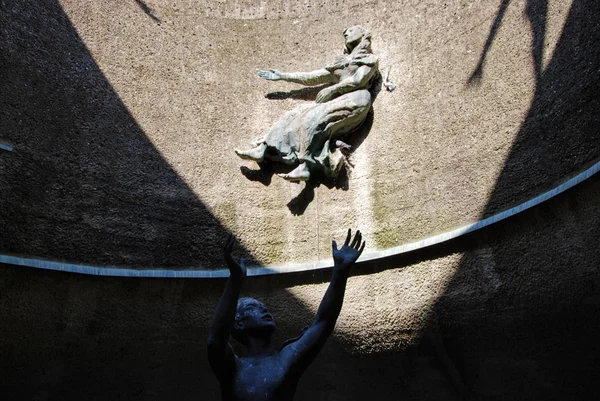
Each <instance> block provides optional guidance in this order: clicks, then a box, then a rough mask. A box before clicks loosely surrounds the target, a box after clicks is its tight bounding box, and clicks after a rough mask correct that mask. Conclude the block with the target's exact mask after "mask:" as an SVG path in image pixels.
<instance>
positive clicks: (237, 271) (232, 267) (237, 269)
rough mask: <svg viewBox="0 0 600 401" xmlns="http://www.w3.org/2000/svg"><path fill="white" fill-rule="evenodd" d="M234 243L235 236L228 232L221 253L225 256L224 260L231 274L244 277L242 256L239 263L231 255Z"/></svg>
mask: <svg viewBox="0 0 600 401" xmlns="http://www.w3.org/2000/svg"><path fill="white" fill-rule="evenodd" d="M234 244H235V238H234V237H233V234H231V233H229V234H228V235H227V239H226V240H225V246H224V247H223V255H224V256H225V262H226V263H227V267H228V268H229V273H230V274H231V276H236V277H246V263H245V260H244V258H241V259H240V263H238V262H236V261H235V260H234V259H233V256H232V255H231V251H232V250H233V245H234Z"/></svg>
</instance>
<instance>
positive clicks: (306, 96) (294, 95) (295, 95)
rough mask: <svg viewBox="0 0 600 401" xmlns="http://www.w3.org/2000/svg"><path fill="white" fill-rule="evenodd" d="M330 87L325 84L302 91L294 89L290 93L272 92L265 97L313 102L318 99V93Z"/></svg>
mask: <svg viewBox="0 0 600 401" xmlns="http://www.w3.org/2000/svg"><path fill="white" fill-rule="evenodd" d="M328 86H329V84H325V85H320V86H308V87H305V88H302V89H294V90H291V91H289V92H271V93H267V94H266V95H265V97H266V98H267V99H271V100H283V99H299V100H311V101H313V100H315V98H316V97H317V93H319V92H320V91H321V90H322V89H324V88H326V87H328Z"/></svg>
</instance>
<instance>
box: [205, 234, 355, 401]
mask: <svg viewBox="0 0 600 401" xmlns="http://www.w3.org/2000/svg"><path fill="white" fill-rule="evenodd" d="M350 241H352V242H350ZM234 242H235V241H234V239H233V236H232V235H231V234H230V235H229V237H228V238H227V241H226V243H225V247H224V254H225V260H226V262H227V267H228V268H229V271H230V276H229V279H228V280H227V285H226V287H225V291H224V292H223V295H222V296H221V299H220V301H219V304H218V306H217V309H216V311H215V315H214V318H213V321H212V324H211V327H210V334H209V337H208V361H209V363H210V366H211V368H212V369H213V371H214V372H215V374H216V376H217V378H218V380H219V384H220V386H221V396H222V399H223V400H224V401H234V400H246V401H258V400H262V401H271V400H273V401H275V400H277V401H286V400H292V399H293V397H294V393H295V391H296V386H297V384H298V380H299V379H300V376H301V375H302V373H303V372H304V371H305V370H306V368H307V367H308V365H309V364H310V363H311V362H312V361H313V360H314V359H315V357H316V356H317V354H318V353H319V351H320V350H321V348H322V347H323V345H324V344H325V341H326V340H327V338H328V337H329V336H330V335H331V333H332V332H333V329H334V327H335V323H336V320H337V318H338V316H339V314H340V310H341V308H342V303H343V301H344V292H345V289H346V281H347V279H348V274H349V272H350V268H351V267H352V265H353V264H354V262H356V260H357V259H358V257H359V256H360V254H361V253H362V251H363V249H364V247H365V243H364V242H362V235H361V233H360V231H357V232H356V235H355V236H354V239H352V236H351V231H350V230H348V235H347V237H346V241H345V242H344V245H343V246H342V247H341V248H340V249H338V248H337V244H336V242H335V241H332V254H333V260H334V267H333V273H332V277H331V282H330V284H329V287H328V288H327V291H326V292H325V295H324V296H323V300H322V301H321V305H320V306H319V310H318V311H317V315H316V317H315V320H314V322H313V323H312V325H311V326H310V327H308V328H307V329H305V330H304V331H303V332H302V334H301V335H300V336H298V337H296V338H293V339H291V340H288V341H286V342H284V344H283V346H282V347H281V348H280V349H279V350H276V349H275V348H274V347H273V345H272V343H271V337H272V334H273V332H274V330H275V321H274V320H273V316H271V314H270V313H269V311H268V310H267V308H266V307H265V306H264V305H263V304H262V303H260V302H259V301H257V300H255V299H252V298H241V299H239V300H238V298H239V294H240V290H241V287H242V283H243V281H244V278H245V276H246V267H245V265H244V260H243V259H241V260H240V262H239V263H238V262H236V261H235V260H234V259H233V257H232V256H231V251H232V248H233V245H234ZM230 335H232V336H234V338H236V339H237V340H238V341H240V342H241V343H242V344H244V345H245V346H246V347H247V348H248V355H247V356H245V357H239V356H237V355H236V354H235V353H234V352H233V348H232V347H231V345H230V344H229V336H230Z"/></svg>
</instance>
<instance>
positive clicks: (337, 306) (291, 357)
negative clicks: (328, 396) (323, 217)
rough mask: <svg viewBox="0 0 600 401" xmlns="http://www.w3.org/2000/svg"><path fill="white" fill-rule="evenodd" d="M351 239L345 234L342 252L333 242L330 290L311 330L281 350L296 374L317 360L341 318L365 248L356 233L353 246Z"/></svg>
mask: <svg viewBox="0 0 600 401" xmlns="http://www.w3.org/2000/svg"><path fill="white" fill-rule="evenodd" d="M351 239H352V235H351V231H350V230H348V235H347V237H346V241H345V242H344V246H342V248H341V249H338V248H337V243H336V242H335V241H332V244H331V245H332V249H333V251H332V253H333V261H334V266H333V273H332V276H331V282H330V283H329V287H328V288H327V291H326V292H325V295H324V296H323V300H322V301H321V305H320V306H319V310H318V311H317V316H316V317H315V320H314V322H313V324H312V326H310V327H309V328H308V329H307V330H306V331H305V332H304V333H303V335H302V336H301V337H300V338H299V339H298V340H297V341H295V342H291V343H290V344H288V345H287V346H285V347H284V348H283V349H282V350H281V354H282V356H283V357H284V358H285V359H286V362H287V363H288V366H290V369H291V370H292V371H294V372H296V373H297V374H301V373H302V372H303V371H304V369H306V367H307V366H308V365H309V364H310V363H311V362H312V361H313V359H314V358H315V357H316V356H317V354H318V353H319V351H320V350H321V348H322V347H323V345H324V344H325V341H326V340H327V338H328V337H329V336H330V335H331V333H332V332H333V329H334V327H335V323H336V321H337V318H338V316H339V315H340V310H341V309H342V303H343V302H344V293H345V291H346V281H347V280H348V274H349V273H350V268H351V267H352V265H353V264H354V262H356V260H357V259H358V257H359V256H360V254H361V253H362V251H363V249H364V247H365V243H364V242H362V235H361V233H360V231H357V232H356V235H355V236H354V239H353V240H352V243H350V241H351ZM361 242H362V243H361Z"/></svg>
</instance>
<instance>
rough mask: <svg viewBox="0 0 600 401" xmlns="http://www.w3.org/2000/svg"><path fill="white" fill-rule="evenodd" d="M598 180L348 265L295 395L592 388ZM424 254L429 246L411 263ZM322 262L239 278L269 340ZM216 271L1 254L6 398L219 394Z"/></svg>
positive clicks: (314, 283)
mask: <svg viewBox="0 0 600 401" xmlns="http://www.w3.org/2000/svg"><path fill="white" fill-rule="evenodd" d="M598 191H600V180H599V179H597V178H596V179H593V181H592V182H588V183H585V184H583V185H582V186H581V187H578V188H576V189H574V190H571V191H569V192H568V193H566V194H563V195H561V196H560V197H559V198H556V199H554V200H552V201H550V202H549V203H547V204H544V205H543V206H541V207H539V208H537V209H534V210H530V211H527V212H525V213H524V214H522V215H519V216H517V217H516V218H513V219H510V220H508V221H505V222H503V223H501V224H499V225H497V226H493V227H490V228H489V229H486V230H484V231H483V232H481V233H479V234H478V235H477V236H470V237H468V238H465V239H464V240H461V241H458V243H454V245H452V246H451V247H443V248H439V249H437V250H435V252H434V253H433V254H432V253H431V252H429V253H427V254H422V255H414V256H411V257H409V258H405V259H395V260H390V261H388V262H389V263H391V264H395V265H396V266H405V267H400V268H394V269H389V270H384V271H381V270H380V269H379V268H378V267H373V266H360V265H359V266H356V269H355V270H354V271H355V273H357V274H360V273H370V274H366V275H358V276H354V277H351V278H350V280H349V283H348V290H347V293H346V302H345V304H344V307H343V310H342V314H341V316H340V319H339V322H338V326H337V329H336V333H335V334H334V336H333V337H332V338H331V339H330V340H329V342H328V343H327V345H326V346H325V348H324V350H323V352H322V354H321V355H320V356H319V357H318V358H317V360H316V361H315V363H314V364H313V365H312V366H311V367H310V368H309V370H308V371H307V373H306V375H305V376H304V378H303V379H302V381H301V382H300V386H299V390H298V394H297V399H298V400H361V399H365V398H373V397H376V398H377V399H379V400H390V401H391V400H401V399H407V400H439V399H444V400H453V399H460V397H459V394H461V393H463V394H464V395H465V398H466V399H471V400H482V399H486V400H506V399H514V400H530V399H543V400H565V399H581V400H592V399H598V398H599V397H600V389H599V388H598V386H597V381H596V378H597V377H598V374H599V373H600V354H599V351H598V345H597V343H598V338H599V336H600V322H599V321H598V319H597V316H598V314H599V313H600V294H599V292H598V288H599V287H598V286H599V285H600V283H599V274H598V273H599V272H598V267H599V266H600V260H599V259H600V255H599V254H598V251H597V246H598V241H599V240H600V233H599V231H598V225H599V223H600V205H599V203H598V201H597V194H598ZM423 258H427V259H430V258H433V259H432V260H429V261H422V259H423ZM327 279H328V277H327V272H317V273H314V274H311V273H303V274H291V275H278V276H270V277H258V278H250V279H248V281H247V283H246V286H245V290H244V295H250V296H255V297H257V298H259V299H261V300H263V301H265V302H266V303H267V305H269V306H270V307H271V309H272V312H273V314H274V315H275V317H276V320H277V324H278V340H282V339H284V338H285V337H290V336H293V335H295V334H296V333H298V332H299V331H300V330H301V328H302V327H303V326H304V325H306V324H308V323H309V322H310V321H311V319H312V316H313V314H314V311H315V310H316V308H317V306H318V301H319V300H320V297H321V296H322V294H323V292H324V291H325V288H326V283H325V282H323V281H324V280H327ZM223 285H224V282H223V281H221V280H169V279H121V278H101V277H93V276H83V275H72V274H64V273H57V272H48V271H41V270H35V269H30V268H22V267H21V268H19V267H16V266H8V265H3V266H0V294H1V295H0V316H1V317H2V325H0V356H1V359H2V361H3V363H2V367H1V368H0V391H1V392H2V394H3V396H4V397H5V398H6V399H11V400H34V399H38V400H54V399H60V400H81V399H87V400H116V399H126V400H164V399H179V400H198V399H201V400H207V401H208V400H218V399H219V394H218V384H217V382H216V380H215V379H214V378H213V376H212V374H210V371H209V367H208V364H207V361H206V350H205V347H206V336H207V334H208V324H209V321H210V318H211V314H212V312H213V310H214V307H215V306H216V303H217V300H218V297H219V295H220V292H221V290H222V288H223Z"/></svg>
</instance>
